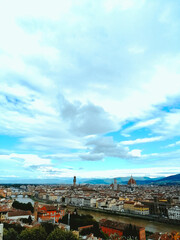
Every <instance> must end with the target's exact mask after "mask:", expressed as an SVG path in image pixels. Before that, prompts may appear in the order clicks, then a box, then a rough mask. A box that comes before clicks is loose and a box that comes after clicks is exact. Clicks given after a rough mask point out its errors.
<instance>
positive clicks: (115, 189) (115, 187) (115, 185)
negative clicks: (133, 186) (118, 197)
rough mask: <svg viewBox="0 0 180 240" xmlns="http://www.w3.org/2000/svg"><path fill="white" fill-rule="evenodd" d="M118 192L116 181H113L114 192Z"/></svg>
mask: <svg viewBox="0 0 180 240" xmlns="http://www.w3.org/2000/svg"><path fill="white" fill-rule="evenodd" d="M117 190H118V185H117V179H116V178H115V179H114V191H117Z"/></svg>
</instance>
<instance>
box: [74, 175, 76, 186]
mask: <svg viewBox="0 0 180 240" xmlns="http://www.w3.org/2000/svg"><path fill="white" fill-rule="evenodd" d="M73 187H76V176H74V179H73Z"/></svg>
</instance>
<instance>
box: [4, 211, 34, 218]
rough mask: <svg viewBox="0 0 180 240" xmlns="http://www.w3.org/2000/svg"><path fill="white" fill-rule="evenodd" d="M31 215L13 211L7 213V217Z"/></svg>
mask: <svg viewBox="0 0 180 240" xmlns="http://www.w3.org/2000/svg"><path fill="white" fill-rule="evenodd" d="M24 215H32V213H31V211H21V210H20V211H13V212H9V213H8V217H15V216H24Z"/></svg>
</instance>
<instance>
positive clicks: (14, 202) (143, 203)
mask: <svg viewBox="0 0 180 240" xmlns="http://www.w3.org/2000/svg"><path fill="white" fill-rule="evenodd" d="M172 177H176V178H177V177H179V174H178V175H177V176H172ZM0 197H1V201H0V221H1V235H2V234H3V224H5V226H7V225H6V224H8V225H10V226H11V227H12V226H17V224H18V225H20V226H21V227H22V229H25V228H28V229H35V228H38V227H39V226H40V225H42V226H43V224H51V225H52V226H56V227H57V228H58V229H61V230H62V229H63V230H62V231H66V232H69V231H70V230H71V232H72V234H74V237H75V238H74V239H77V238H78V239H88V240H93V239H94V240H97V239H99V240H100V239H119V237H124V238H125V239H126V238H129V237H134V238H137V239H139V240H145V239H159V238H162V239H179V238H180V233H179V227H180V185H179V184H174V185H171V184H170V185H169V184H164V185H163V184H162V183H161V184H160V185H158V184H152V185H151V184H149V185H146V184H144V185H138V184H137V183H136V180H135V179H134V178H133V176H131V177H130V178H129V180H128V182H127V184H123V185H122V184H119V183H118V182H117V179H114V180H113V182H112V184H110V185H105V184H94V185H92V184H82V185H81V184H77V179H76V176H74V178H73V179H72V184H62V185H58V184H56V185H16V184H15V185H12V186H11V185H9V186H1V188H0ZM28 201H29V202H28ZM26 207H27V209H26ZM25 209H26V210H25ZM89 214H91V215H92V216H91V215H90V216H91V217H92V218H94V219H95V220H92V219H90V220H89V219H88V217H87V219H88V220H89V221H90V222H89V221H87V222H88V224H85V223H86V220H87V219H86V220H84V219H83V220H82V221H79V222H78V223H76V221H77V220H76V219H74V216H75V217H77V216H80V217H82V216H83V217H85V216H89ZM75 220H76V221H75ZM94 221H95V222H96V224H98V229H99V230H98V231H97V230H96V231H95V222H94ZM152 221H153V222H154V224H152ZM90 223H91V224H90ZM140 223H141V224H142V225H140ZM158 224H159V225H160V224H161V225H160V227H159V229H160V230H161V231H159V232H158V231H157V230H158ZM130 227H132V229H134V228H135V229H136V231H134V232H133V233H132V232H131V229H130ZM13 229H14V228H13ZM127 229H128V230H127ZM168 229H169V230H170V231H169V232H168ZM14 231H15V230H14ZM22 231H23V230H22ZM15 233H16V231H15ZM6 234H7V236H8V234H10V233H8V231H7V232H5V236H6ZM16 234H17V233H16ZM21 235H23V234H22V233H21V234H20V239H21V237H22V236H21ZM51 235H52V233H51ZM17 236H18V234H17ZM22 239H23V238H22ZM44 239H46V238H44ZM47 239H48V238H47ZM59 239H60V238H59Z"/></svg>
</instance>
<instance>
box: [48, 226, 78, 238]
mask: <svg viewBox="0 0 180 240" xmlns="http://www.w3.org/2000/svg"><path fill="white" fill-rule="evenodd" d="M47 240H77V237H76V236H75V235H74V234H73V233H72V232H65V231H63V230H62V229H60V228H56V229H54V231H53V232H52V233H50V235H49V236H48V238H47Z"/></svg>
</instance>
